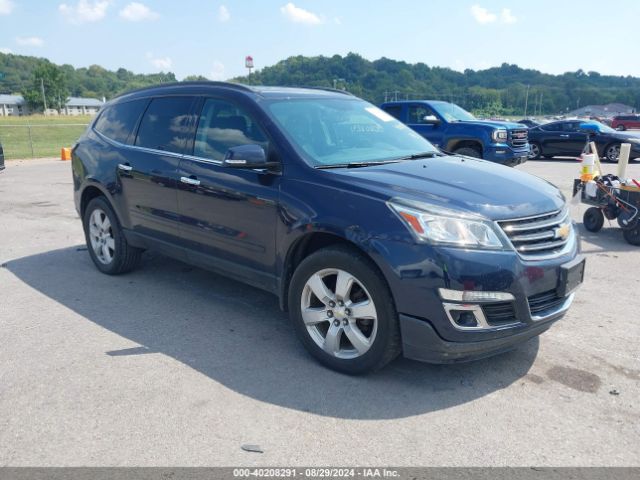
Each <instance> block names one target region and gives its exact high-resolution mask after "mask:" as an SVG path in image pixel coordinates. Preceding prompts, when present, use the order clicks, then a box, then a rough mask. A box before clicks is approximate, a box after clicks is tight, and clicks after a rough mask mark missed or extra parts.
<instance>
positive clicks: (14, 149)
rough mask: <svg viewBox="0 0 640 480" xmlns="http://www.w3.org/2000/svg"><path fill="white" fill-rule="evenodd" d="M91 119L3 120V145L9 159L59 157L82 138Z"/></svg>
mask: <svg viewBox="0 0 640 480" xmlns="http://www.w3.org/2000/svg"><path fill="white" fill-rule="evenodd" d="M92 118H93V117H91V116H78V117H67V116H44V115H32V116H25V117H0V143H1V144H2V147H3V149H4V156H5V158H6V159H9V160H11V159H19V158H41V157H57V156H58V155H60V149H61V148H62V147H70V146H72V145H73V143H74V142H75V141H76V140H77V139H78V137H80V135H82V132H84V130H85V128H86V126H87V124H88V123H89V122H90V121H91V119H92Z"/></svg>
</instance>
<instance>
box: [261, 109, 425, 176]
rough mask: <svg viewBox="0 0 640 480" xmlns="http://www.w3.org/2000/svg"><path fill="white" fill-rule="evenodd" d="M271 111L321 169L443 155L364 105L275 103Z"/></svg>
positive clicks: (294, 143) (391, 119) (390, 117)
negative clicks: (424, 155) (437, 153)
mask: <svg viewBox="0 0 640 480" xmlns="http://www.w3.org/2000/svg"><path fill="white" fill-rule="evenodd" d="M267 109H268V110H269V112H271V114H272V117H273V119H274V121H275V122H276V124H277V125H278V126H279V127H280V128H281V129H282V130H283V132H284V134H285V135H286V137H287V138H288V139H289V141H291V143H292V144H293V146H294V147H295V148H296V150H297V151H298V153H300V154H301V155H302V156H303V158H305V159H306V160H307V161H308V162H309V163H310V164H311V165H313V166H316V167H322V166H331V165H343V164H349V163H356V162H357V163H375V162H382V161H391V160H397V159H399V158H400V157H408V156H410V155H415V154H420V153H428V152H433V153H436V152H438V150H437V149H436V148H435V147H434V146H433V145H432V144H431V143H429V142H428V141H427V140H425V139H424V138H423V137H422V136H420V135H418V134H417V133H415V132H414V131H413V130H411V129H410V128H409V127H407V126H405V125H404V124H403V123H401V122H399V121H398V120H396V119H395V118H393V117H392V116H391V115H389V114H388V113H386V112H383V111H382V110H380V109H379V108H377V107H374V106H373V105H371V104H370V103H367V102H365V101H363V100H358V99H355V98H349V97H347V98H324V99H318V98H314V99H300V100H297V99H283V100H271V101H270V102H269V103H268V104H267Z"/></svg>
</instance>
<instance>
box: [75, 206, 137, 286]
mask: <svg viewBox="0 0 640 480" xmlns="http://www.w3.org/2000/svg"><path fill="white" fill-rule="evenodd" d="M82 224H83V227H84V236H85V240H86V242H87V248H88V250H89V255H90V256H91V260H93V263H94V264H95V266H96V267H97V268H98V270H100V271H101V272H102V273H106V274H107V275H118V274H120V273H126V272H130V271H131V270H133V269H134V268H136V267H137V266H138V263H139V261H140V257H141V255H142V250H140V249H139V248H135V247H132V246H131V245H129V244H128V243H127V239H126V238H125V236H124V234H123V233H122V228H121V227H120V223H119V222H118V217H116V214H115V212H114V211H113V209H112V208H111V205H109V202H108V201H107V199H106V198H104V197H96V198H94V199H93V200H91V202H89V205H87V209H86V210H85V212H84V217H83V219H82Z"/></svg>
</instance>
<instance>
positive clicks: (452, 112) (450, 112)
mask: <svg viewBox="0 0 640 480" xmlns="http://www.w3.org/2000/svg"><path fill="white" fill-rule="evenodd" d="M431 106H432V107H433V109H434V110H435V111H436V112H438V113H439V114H440V116H441V117H444V119H445V120H446V121H447V122H472V121H474V120H477V119H476V117H474V116H473V115H471V114H470V113H469V112H467V111H466V110H465V109H464V108H460V107H459V106H458V105H455V104H453V103H435V102H434V103H433V104H431Z"/></svg>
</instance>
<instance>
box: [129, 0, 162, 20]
mask: <svg viewBox="0 0 640 480" xmlns="http://www.w3.org/2000/svg"><path fill="white" fill-rule="evenodd" d="M120 18H123V19H125V20H128V21H129V22H144V21H153V20H157V19H158V18H160V14H158V13H157V12H154V11H153V10H151V9H150V8H149V7H147V6H146V5H145V4H143V3H139V2H131V3H130V4H129V5H127V6H126V7H124V8H123V9H122V10H120Z"/></svg>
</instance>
